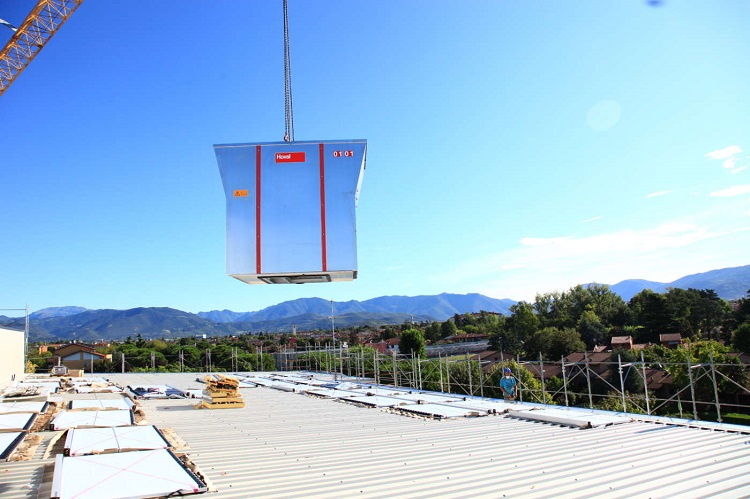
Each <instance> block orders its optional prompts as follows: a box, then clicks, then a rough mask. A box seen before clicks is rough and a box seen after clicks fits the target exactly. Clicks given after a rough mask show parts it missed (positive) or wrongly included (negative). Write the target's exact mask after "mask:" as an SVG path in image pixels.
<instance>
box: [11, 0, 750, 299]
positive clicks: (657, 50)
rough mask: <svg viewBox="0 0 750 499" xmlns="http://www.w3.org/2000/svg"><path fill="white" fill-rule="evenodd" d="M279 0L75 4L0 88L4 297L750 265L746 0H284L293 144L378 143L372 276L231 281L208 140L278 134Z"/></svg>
mask: <svg viewBox="0 0 750 499" xmlns="http://www.w3.org/2000/svg"><path fill="white" fill-rule="evenodd" d="M33 3H34V2H33V1H28V0H21V1H16V0H13V1H10V0H0V18H3V19H6V20H7V21H10V22H12V23H14V24H20V22H21V21H22V19H23V17H25V14H26V12H27V11H28V10H30V9H31V6H32V5H33ZM281 3H282V2H281V0H274V1H270V0H265V1H257V0H256V1H247V0H235V1H229V0H226V1H220V2H198V1H184V0H180V1H176V0H159V1H153V0H131V1H128V2H122V1H115V0H107V1H96V0H88V1H86V2H84V3H83V5H82V6H81V7H80V8H79V9H78V11H77V12H76V13H75V14H74V15H73V17H72V18H71V19H70V20H69V21H68V23H67V24H66V25H64V26H63V27H62V29H61V30H60V31H59V32H58V34H57V35H55V37H54V38H53V39H52V40H51V41H50V43H49V44H48V45H47V46H46V47H45V48H44V50H42V52H41V53H40V55H39V56H38V57H37V58H36V59H35V60H34V61H33V62H32V63H31V65H30V66H29V67H28V68H27V69H26V71H25V72H24V73H23V74H22V75H21V76H20V77H19V78H18V79H17V80H16V81H15V83H13V85H12V86H11V88H10V89H9V90H8V91H6V92H5V94H4V95H3V96H1V97H0V130H2V132H1V133H0V152H1V155H0V214H1V215H0V216H1V217H2V219H1V220H2V224H1V225H0V227H2V230H1V232H0V233H1V234H2V236H1V239H0V308H6V307H7V308H14V307H23V306H25V304H27V303H28V304H29V306H30V308H31V310H32V311H33V310H38V309H41V308H45V307H51V306H65V305H76V306H82V307H87V308H115V309H126V308H132V307H139V306H167V307H174V308H178V309H181V310H185V311H189V312H198V311H207V310H213V309H225V308H226V309H231V310H235V311H253V310H260V309H262V308H264V307H266V306H269V305H273V304H275V303H279V302H281V301H285V300H292V299H296V298H301V297H321V298H325V299H333V300H336V301H345V300H350V299H356V300H365V299H368V298H373V297H377V296H381V295H410V296H413V295H422V294H437V293H441V292H451V293H470V292H478V293H483V294H486V295H488V296H492V297H496V298H512V299H515V300H521V299H526V300H532V299H533V298H534V295H535V294H536V293H545V292H550V291H555V290H559V291H564V290H567V289H568V288H570V287H571V286H574V285H576V284H579V283H586V282H592V281H596V282H600V283H607V284H615V283H617V282H619V281H621V280H624V279H630V278H637V279H649V280H654V281H661V282H669V281H672V280H674V279H677V278H679V277H682V276H684V275H688V274H692V273H697V272H703V271H707V270H711V269H716V268H724V267H733V266H740V265H747V264H750V168H747V167H748V164H750V91H748V84H749V82H750V63H748V61H750V30H748V26H750V2H747V1H746V0H716V1H711V2H695V1H686V0H664V1H663V2H662V3H661V6H656V7H654V6H651V5H650V4H649V3H648V2H646V1H644V0H616V1H611V2H602V1H601V0H576V1H559V0H544V1H543V0H535V1H524V2H518V1H510V0H508V1H505V0H503V1H468V0H467V1H456V0H454V1H447V0H422V1H401V0H383V1H377V2H375V1H320V2H318V1H316V2H311V1H303V0H290V2H289V3H290V7H289V8H290V13H289V15H290V29H291V44H292V45H291V55H292V68H293V83H294V104H295V124H296V138H297V140H325V139H355V138H356V139H359V138H364V139H367V140H368V146H369V147H368V161H367V171H366V173H365V177H364V181H363V185H362V191H361V195H360V200H359V210H358V220H357V226H358V240H359V252H358V258H359V275H360V277H359V279H357V280H356V281H354V282H350V283H340V284H317V285H301V286H292V285H277V286H268V285H266V286H250V285H247V284H244V283H241V282H239V281H237V280H234V279H232V278H230V277H228V276H226V275H225V259H224V234H225V232H224V231H225V229H224V223H225V213H224V209H225V205H224V194H223V191H222V186H221V180H220V177H219V172H218V168H217V165H216V159H215V156H214V152H213V148H212V146H213V144H217V143H233V142H267V141H279V140H281V139H282V137H283V133H284V107H283V105H284V92H283V91H284V87H283V65H282V63H283V59H282V55H283V53H282V15H281ZM0 29H2V31H0V37H2V39H1V40H0V41H2V42H4V41H5V40H6V39H7V38H9V37H10V35H11V32H10V31H9V30H7V29H4V28H1V27H0Z"/></svg>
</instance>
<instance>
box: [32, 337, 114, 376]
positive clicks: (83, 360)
mask: <svg viewBox="0 0 750 499" xmlns="http://www.w3.org/2000/svg"><path fill="white" fill-rule="evenodd" d="M102 360H112V355H111V354H109V355H105V354H103V353H99V352H97V351H96V349H94V348H92V347H90V346H87V345H83V344H81V343H71V344H69V345H63V346H61V347H59V348H56V349H55V351H54V352H53V355H52V357H49V358H48V359H47V362H48V363H49V364H50V367H52V366H55V365H57V364H58V363H59V364H61V365H63V366H65V367H67V368H68V369H82V370H83V371H84V372H92V371H93V368H94V363H95V362H99V361H102Z"/></svg>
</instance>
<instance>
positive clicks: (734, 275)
mask: <svg viewBox="0 0 750 499" xmlns="http://www.w3.org/2000/svg"><path fill="white" fill-rule="evenodd" d="M667 288H680V289H689V288H693V289H713V290H714V291H716V294H717V295H719V297H720V298H723V299H725V300H737V299H740V298H744V297H745V296H747V292H748V290H750V265H745V266H744V267H734V268H729V269H719V270H711V271H708V272H703V273H701V274H693V275H689V276H685V277H681V278H680V279H677V280H676V281H673V282H671V283H669V284H665V285H664V286H663V287H662V288H659V289H655V290H654V291H656V292H658V293H663V292H665V291H667Z"/></svg>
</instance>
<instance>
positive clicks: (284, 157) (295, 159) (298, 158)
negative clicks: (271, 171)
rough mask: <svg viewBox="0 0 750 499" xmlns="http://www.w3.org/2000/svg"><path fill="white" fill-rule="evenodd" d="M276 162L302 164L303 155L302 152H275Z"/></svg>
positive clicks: (303, 160)
mask: <svg viewBox="0 0 750 499" xmlns="http://www.w3.org/2000/svg"><path fill="white" fill-rule="evenodd" d="M276 162H277V163H304V162H305V153H304V152H277V153H276Z"/></svg>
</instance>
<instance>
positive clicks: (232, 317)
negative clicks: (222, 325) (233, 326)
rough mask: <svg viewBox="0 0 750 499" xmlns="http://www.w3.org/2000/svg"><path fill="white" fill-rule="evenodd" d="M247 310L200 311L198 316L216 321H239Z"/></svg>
mask: <svg viewBox="0 0 750 499" xmlns="http://www.w3.org/2000/svg"><path fill="white" fill-rule="evenodd" d="M245 313H246V312H232V311H231V310H226V309H224V310H212V311H211V312H198V314H197V315H198V317H202V318H203V319H209V320H212V321H214V322H237V321H239V320H241V318H242V316H243V315H245Z"/></svg>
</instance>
